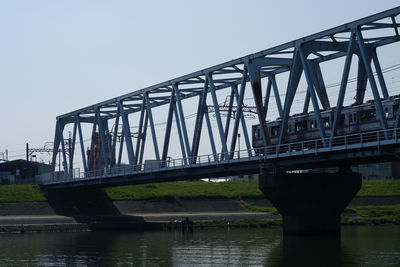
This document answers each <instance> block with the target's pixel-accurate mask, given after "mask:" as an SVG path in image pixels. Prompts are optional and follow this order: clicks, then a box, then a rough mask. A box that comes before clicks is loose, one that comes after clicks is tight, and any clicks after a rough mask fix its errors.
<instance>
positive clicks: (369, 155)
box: [37, 128, 400, 187]
mask: <svg viewBox="0 0 400 267" xmlns="http://www.w3.org/2000/svg"><path fill="white" fill-rule="evenodd" d="M399 144H400V128H397V129H389V130H386V131H384V130H380V131H372V132H364V133H357V134H351V135H344V136H336V137H333V138H331V139H330V140H329V143H325V144H323V142H322V139H315V140H307V141H302V142H295V143H288V144H282V145H272V146H268V147H266V148H264V149H262V150H260V149H257V150H254V149H253V150H251V151H248V150H241V151H236V152H235V153H233V154H230V155H227V154H221V153H220V154H209V155H203V156H198V157H196V158H181V159H171V160H168V161H160V162H159V164H155V165H156V166H154V165H152V166H151V168H149V167H148V166H145V165H144V164H142V165H126V166H123V167H115V168H109V169H104V170H95V171H89V172H86V173H85V172H78V173H72V174H71V175H69V176H66V175H64V173H59V172H58V173H57V172H55V173H48V174H44V175H40V176H37V179H38V181H39V183H40V184H43V185H51V186H55V187H71V186H82V185H85V186H100V187H106V186H116V185H125V184H140V183H149V182H166V181H175V180H190V179H198V178H206V177H221V176H229V175H238V174H254V173H260V172H261V171H263V170H264V171H265V170H267V171H268V170H271V171H273V168H282V169H284V170H289V171H290V170H300V169H307V168H315V167H321V166H322V167H323V166H340V165H343V164H347V165H348V164H354V163H362V162H368V161H370V160H376V159H377V158H379V160H381V161H385V160H393V159H397V157H398V156H397V154H398V153H400V148H399ZM249 155H250V156H249Z"/></svg>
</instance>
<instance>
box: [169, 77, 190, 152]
mask: <svg viewBox="0 0 400 267" xmlns="http://www.w3.org/2000/svg"><path fill="white" fill-rule="evenodd" d="M173 89H174V92H175V99H176V104H177V105H178V113H179V116H180V120H181V125H182V133H183V140H184V141H185V146H186V153H187V155H188V157H189V158H190V157H191V156H192V153H191V151H190V145H189V137H188V132H187V129H186V122H185V114H184V113H183V108H182V101H181V95H180V93H179V87H178V85H177V84H174V85H173Z"/></svg>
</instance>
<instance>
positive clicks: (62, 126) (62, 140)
mask: <svg viewBox="0 0 400 267" xmlns="http://www.w3.org/2000/svg"><path fill="white" fill-rule="evenodd" d="M63 129H64V125H61V123H59V124H58V133H59V134H60V142H61V152H62V156H63V167H64V173H65V177H68V166H67V153H66V152H65V143H64V136H63Z"/></svg>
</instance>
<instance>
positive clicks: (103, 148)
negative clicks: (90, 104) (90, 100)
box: [96, 107, 108, 169]
mask: <svg viewBox="0 0 400 267" xmlns="http://www.w3.org/2000/svg"><path fill="white" fill-rule="evenodd" d="M96 117H97V124H98V125H99V137H100V149H101V155H102V156H103V160H104V166H103V168H105V169H108V166H107V165H108V164H107V163H108V161H107V153H106V142H105V131H104V124H103V123H104V121H103V118H102V117H101V115H100V108H99V107H98V108H96Z"/></svg>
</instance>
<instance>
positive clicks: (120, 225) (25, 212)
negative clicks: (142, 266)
mask: <svg viewBox="0 0 400 267" xmlns="http://www.w3.org/2000/svg"><path fill="white" fill-rule="evenodd" d="M114 205H115V206H116V207H117V209H118V210H119V211H120V212H121V215H116V216H102V217H97V218H94V217H92V218H91V217H81V218H73V217H68V216H60V215H57V214H56V213H55V212H54V210H53V209H52V208H51V207H50V205H49V204H48V203H47V202H22V203H0V233H26V232H61V231H62V232H67V231H91V230H114V231H115V230H117V231H118V230H129V231H142V230H145V231H146V230H170V229H179V228H180V227H181V223H180V222H181V221H182V220H184V219H185V218H186V217H188V218H189V219H190V220H191V221H192V222H193V227H194V229H201V228H209V227H220V228H226V227H280V225H281V224H282V217H281V216H280V215H279V214H277V213H276V210H275V212H274V208H273V206H272V204H271V203H270V202H269V201H268V200H267V199H258V198H257V199H174V200H169V201H114ZM399 205H400V197H356V198H354V199H353V200H352V202H351V203H350V205H349V207H348V209H346V210H345V212H343V213H342V216H341V224H342V226H344V225H386V224H392V225H393V224H394V225H398V224H400V212H398V210H399V208H398V206H399ZM358 207H360V208H365V207H367V208H368V207H374V208H375V210H380V209H388V208H389V209H392V208H391V207H396V209H395V208H393V211H392V212H390V213H388V214H384V215H382V214H375V213H374V212H372V213H368V214H366V215H365V214H364V215H360V214H357V213H356V212H355V211H354V210H352V208H355V209H357V208H358ZM251 211H255V212H251Z"/></svg>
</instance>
